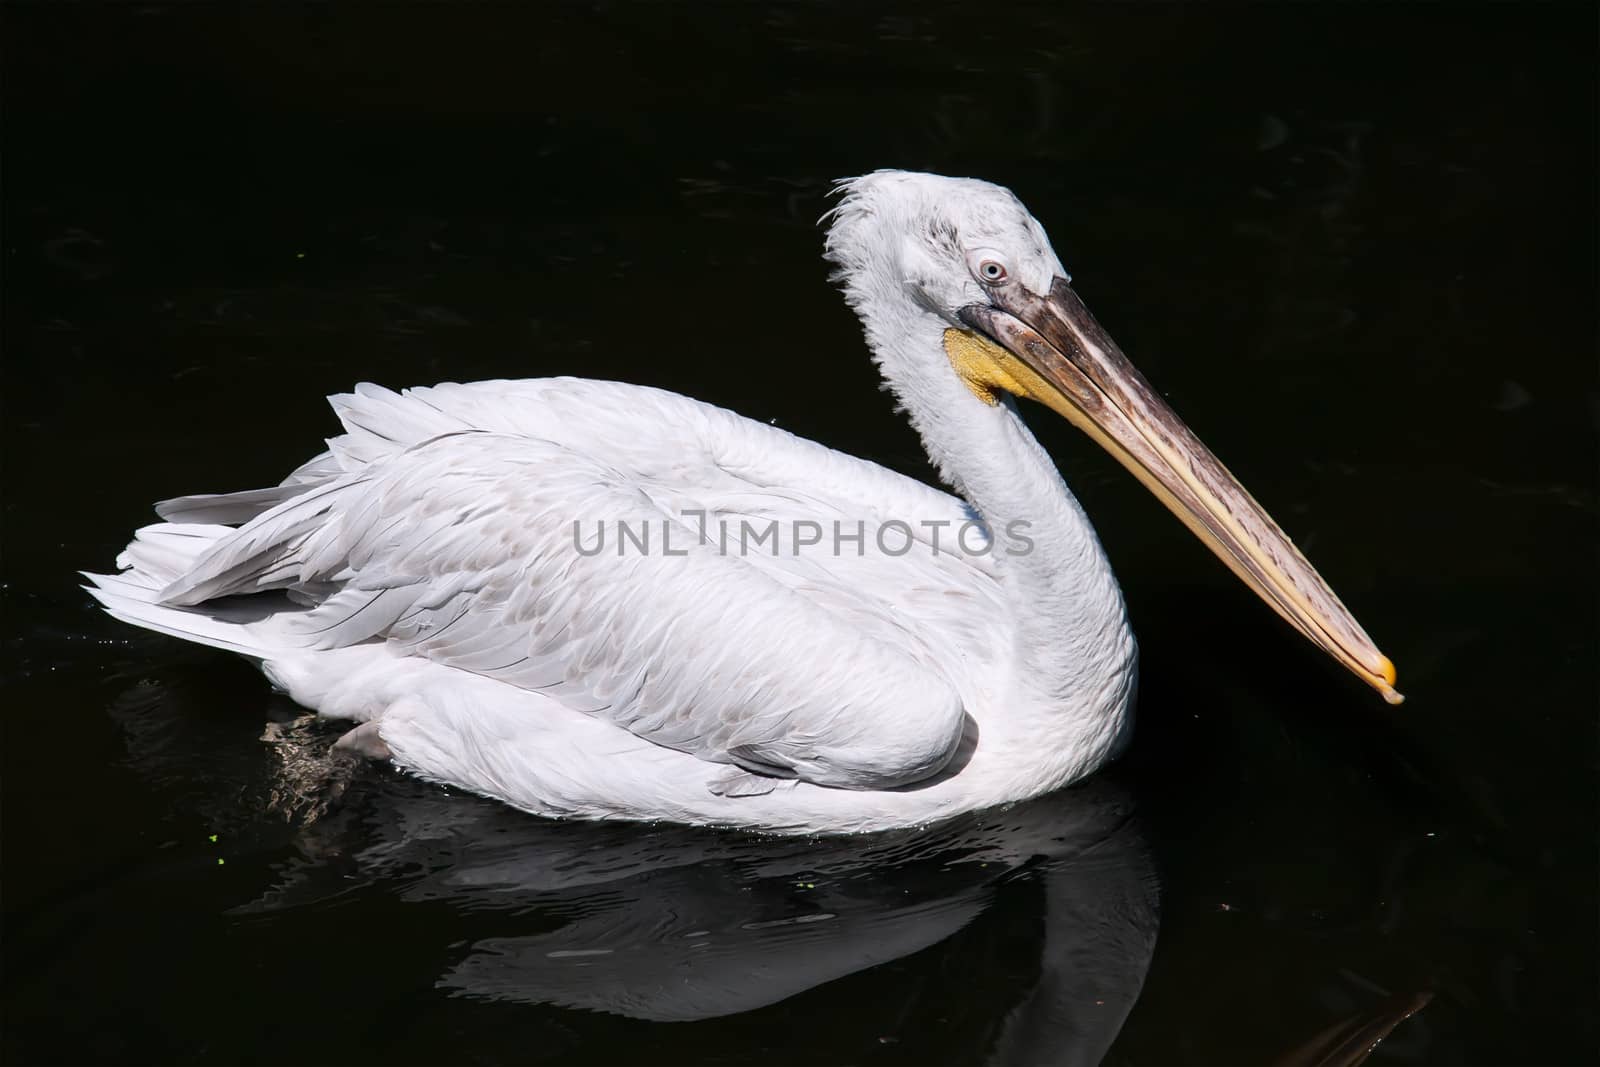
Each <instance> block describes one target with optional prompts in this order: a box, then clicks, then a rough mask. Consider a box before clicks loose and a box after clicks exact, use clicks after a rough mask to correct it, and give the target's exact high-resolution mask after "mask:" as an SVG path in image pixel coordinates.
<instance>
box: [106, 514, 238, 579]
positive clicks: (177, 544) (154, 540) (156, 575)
mask: <svg viewBox="0 0 1600 1067" xmlns="http://www.w3.org/2000/svg"><path fill="white" fill-rule="evenodd" d="M231 533H233V530H232V529H231V528H230V527H227V526H218V525H213V524H202V523H185V524H179V523H171V522H158V523H155V524H154V525H151V526H146V527H144V528H143V529H140V530H137V531H135V532H134V535H133V541H132V542H130V543H129V545H128V547H127V548H125V549H123V550H122V555H120V556H118V557H117V566H118V567H121V568H122V569H123V570H124V571H127V572H129V573H127V574H124V575H122V577H123V578H125V579H127V580H129V581H134V582H137V583H139V584H140V585H142V586H148V587H149V588H150V589H152V590H159V589H161V588H162V587H163V586H165V585H166V584H167V583H169V582H172V581H174V580H176V579H177V578H178V577H179V576H180V575H182V574H183V573H184V572H186V571H188V570H189V568H191V567H193V566H194V563H195V561H196V560H197V559H199V558H200V556H201V555H202V554H204V552H205V551H206V549H208V548H210V547H211V546H212V545H213V544H214V543H216V542H217V541H219V540H221V539H222V538H224V537H226V536H227V535H229V534H231Z"/></svg>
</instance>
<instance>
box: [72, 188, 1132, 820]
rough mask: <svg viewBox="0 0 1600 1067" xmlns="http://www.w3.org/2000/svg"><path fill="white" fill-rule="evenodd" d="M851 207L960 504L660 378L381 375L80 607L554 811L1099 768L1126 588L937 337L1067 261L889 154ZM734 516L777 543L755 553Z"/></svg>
mask: <svg viewBox="0 0 1600 1067" xmlns="http://www.w3.org/2000/svg"><path fill="white" fill-rule="evenodd" d="M845 193H846V198H845V199H844V200H843V201H842V203H841V205H840V207H839V208H838V209H837V211H836V212H835V213H834V220H833V224H832V227H831V230H830V234H829V246H828V247H829V254H830V257H831V258H833V259H834V260H835V261H836V262H837V263H838V264H839V265H840V278H841V279H842V281H843V284H844V287H845V291H846V295H847V297H848V299H849V300H850V301H851V303H852V306H854V307H855V308H856V310H857V311H858V313H859V314H860V315H861V317H862V319H863V322H864V323H865V325H866V328H867V334H868V338H869V342H870V343H871V345H872V347H873V350H874V353H875V356H876V357H877V359H878V361H879V363H880V366H881V367H882V370H883V373H884V375H885V377H886V379H887V380H888V381H889V383H890V385H891V387H892V388H893V389H894V391H895V392H896V394H897V396H898V397H899V399H900V401H901V403H902V405H903V406H904V407H905V409H906V410H907V412H908V413H909V415H910V417H911V419H912V421H913V422H914V423H915V424H916V426H917V429H918V430H919V431H920V432H921V434H922V436H923V439H924V441H925V442H926V443H927V446H928V449H929V453H930V455H931V456H932V457H933V459H934V461H935V462H936V464H937V465H938V467H939V469H940V471H941V472H942V473H943V474H944V476H945V477H946V479H947V480H949V481H950V482H951V483H952V484H954V485H955V486H956V487H957V488H958V489H960V490H961V491H962V492H963V494H964V495H965V497H966V500H962V499H959V498H956V497H953V496H950V495H948V494H945V493H942V492H939V491H937V490H934V489H931V488H929V487H927V486H924V485H922V484H920V483H918V482H916V481H913V480H911V479H908V478H905V477H902V476H900V475H897V474H894V473H892V472H890V471H887V470H885V469H883V468H881V467H878V466H876V465H874V464H871V463H868V462H865V461H862V460H859V459H856V458H853V457H851V456H847V455H844V454H841V453H839V452H835V451H833V450H830V449H828V448H825V447H823V446H821V445H818V444H815V443H812V442H810V441H805V440H802V439H799V438H796V437H794V436H793V435H791V434H788V433H786V432H784V431H782V430H778V429H774V428H772V427H769V426H765V425H762V424H760V423H757V422H753V421H751V420H748V419H744V418H741V417H740V416H738V415H735V414H732V413H730V412H727V411H724V410H721V409H718V408H715V407H712V406H709V405H706V404H702V403H699V402H697V401H694V400H690V399H687V398H685V397H681V396H677V395H675V394H672V393H667V392H663V391H660V390H656V389H650V388H644V387H638V386H631V385H623V384H618V383H614V382H599V381H586V380H581V379H573V378H556V379H540V380H531V381H496V382H478V383H473V384H469V385H456V384H449V385H439V386H434V387H431V388H421V389H412V390H407V391H405V392H402V393H395V392H391V391H389V390H387V389H383V388H379V387H377V386H373V385H362V386H359V387H357V389H356V390H355V392H354V393H353V394H349V395H344V396H338V397H334V398H333V399H332V403H333V406H334V410H335V412H336V413H337V414H338V416H339V418H340V420H341V421H342V422H343V424H344V429H345V433H344V435H343V436H340V437H337V438H334V439H333V440H331V441H330V442H329V446H330V447H329V451H328V452H326V453H324V454H323V455H320V456H318V457H317V458H315V459H313V460H312V461H311V462H309V463H307V464H306V465H305V466H303V467H302V468H300V469H299V470H298V471H296V472H295V473H294V474H292V475H291V476H290V477H289V478H288V479H287V480H286V481H285V482H284V483H283V485H281V486H279V487H276V488H272V489H266V490H254V491H249V492H244V493H235V494H227V495H222V496H202V497H188V498H181V499H178V500H172V501H167V502H166V503H164V504H162V505H160V506H159V508H158V510H159V511H160V513H161V515H162V517H163V519H165V520H166V521H165V522H163V523H161V524H158V525H155V526H150V527H146V528H145V529H142V530H140V531H139V532H138V534H137V535H136V538H135V540H134V542H133V543H132V544H131V545H129V547H128V549H127V551H126V552H125V553H124V554H123V556H122V557H121V558H120V559H119V560H118V563H119V566H121V567H122V568H124V569H123V572H122V573H121V574H119V575H115V576H95V575H91V576H90V578H91V580H92V581H93V583H94V588H93V589H92V592H93V593H94V594H95V595H96V596H97V597H98V598H99V599H100V601H101V602H102V603H103V604H104V605H105V606H106V608H107V610H108V611H110V612H111V614H113V615H115V616H117V617H118V618H121V619H124V620H126V621H128V622H131V623H134V624H136V625H140V626H145V627H148V628H150V629H155V630H159V631H162V632H165V633H169V634H172V635H174V636H177V637H181V638H184V639H186V640H191V641H198V642H201V643H205V644H210V645H214V646H216V647H219V648H224V649H227V650H229V651H233V652H237V653H241V654H244V655H247V656H250V657H253V658H255V659H257V660H259V661H260V663H261V666H262V669H263V670H264V671H265V673H266V674H267V675H268V676H269V677H270V678H271V679H272V680H273V681H274V683H275V684H277V685H279V686H281V687H282V688H283V689H284V690H286V691H287V692H288V693H289V695H290V696H291V697H292V698H293V699H295V700H296V701H298V702H299V703H301V704H304V705H306V706H307V707H310V708H313V709H316V710H317V711H319V712H321V713H322V714H323V715H326V716H330V717H335V718H344V719H349V720H353V721H354V722H356V723H358V724H362V725H360V726H358V727H357V729H356V730H355V731H353V733H352V734H351V735H350V739H349V740H350V744H351V745H352V746H354V747H359V748H363V749H365V750H367V751H370V752H374V753H380V754H383V755H387V756H389V757H390V758H392V759H393V760H394V762H395V763H396V764H397V765H398V766H400V767H402V768H405V769H407V770H409V771H412V772H413V773H416V774H419V775H422V776H423V777H426V778H429V779H433V780H437V781H440V782H445V783H449V784H452V785H456V786H459V787H462V788H465V789H469V790H473V791H475V792H479V793H483V794H486V795H489V796H492V797H497V798H499V799H501V800H504V801H506V802H507V803H510V804H513V805H515V806H517V807H520V808H523V809H526V810H528V811H532V812H537V813H540V814H547V815H556V816H580V817H589V818H628V819H669V820H674V821H683V822H691V823H708V824H719V825H737V826H746V827H757V828H763V829H769V830H781V831H823V832H827V831H850V830H870V829H879V828H886V827H891V826H903V825H911V824H918V823H923V822H926V821H929V820H933V819H937V818H940V817H942V816H945V815H949V814H953V813H955V812H957V811H962V810H967V809H971V808H978V807H983V806H988V805H993V804H998V803H1002V802H1005V801H1009V800H1015V799H1020V798H1023V797H1027V796H1032V795H1036V794H1038V793H1041V792H1044V791H1047V790H1050V789H1053V788H1056V787H1058V786H1060V785H1063V784H1065V783H1067V782H1069V781H1071V780H1073V779H1075V778H1077V777H1080V776H1082V775H1084V774H1087V773H1089V772H1090V771H1092V770H1093V769H1094V768H1095V767H1097V766H1099V765H1100V764H1101V763H1102V762H1103V761H1104V760H1105V759H1107V758H1108V757H1109V756H1110V755H1111V754H1112V753H1113V752H1114V750H1115V749H1116V747H1117V745H1118V744H1119V743H1120V741H1121V739H1122V738H1123V737H1124V736H1125V731H1126V727H1127V722H1128V713H1129V703H1130V698H1131V692H1132V688H1133V679H1134V669H1135V659H1136V656H1135V651H1134V642H1133V639H1132V636H1131V633H1130V632H1129V630H1128V627H1127V621H1126V616H1125V612H1124V610H1123V606H1122V601H1121V598H1120V594H1119V593H1118V591H1117V587H1116V584H1115V581H1114V580H1113V579H1112V576H1111V574H1110V570H1109V568H1108V567H1107V565H1106V562H1105V558H1104V555H1103V553H1102V552H1101V551H1100V547H1099V544H1098V542H1097V541H1096V539H1095V537H1094V534H1093V532H1092V530H1091V529H1090V527H1089V525H1088V523H1087V520H1086V519H1085V518H1084V516H1083V513H1082V511H1081V510H1080V509H1079V508H1078V506H1077V503H1076V501H1075V500H1074V499H1073V498H1072V497H1071V495H1070V494H1069V493H1068V492H1067V490H1066V487H1065V486H1064V485H1063V484H1062V483H1061V480H1060V478H1059V477H1058V476H1057V474H1056V472H1055V469H1054V466H1053V464H1052V463H1051V462H1050V460H1049V458H1048V456H1046V455H1045V453H1044V452H1043V450H1042V449H1040V448H1039V446H1038V445H1037V443H1036V442H1035V441H1034V439H1033V438H1032V436H1031V435H1030V434H1029V433H1028V432H1027V430H1026V428H1025V427H1024V426H1023V424H1022V422H1021V420H1020V418H1019V417H1018V415H1017V412H1016V410H1015V408H1014V406H1013V405H1012V404H1011V403H1010V402H1009V400H1007V401H1003V402H1000V403H992V402H989V401H988V400H986V398H985V397H984V396H983V395H982V390H981V389H975V388H974V382H973V380H972V378H971V375H970V374H963V373H960V370H961V368H960V367H959V366H958V365H957V364H956V363H955V362H954V357H953V356H952V355H951V354H950V353H949V352H948V351H947V349H946V347H945V346H944V344H943V343H942V339H943V337H944V334H945V331H947V330H951V329H963V330H965V329H966V328H967V327H966V326H965V324H964V321H963V320H962V319H961V318H960V313H961V310H962V309H963V308H964V307H966V306H968V305H971V304H973V303H974V302H975V301H987V299H988V297H987V296H986V292H987V290H986V288H985V282H986V281H987V280H990V279H986V277H985V276H984V274H983V273H982V272H983V270H984V269H986V268H985V267H984V266H978V267H974V266H973V265H972V264H973V263H975V262H976V263H980V264H987V263H989V262H990V261H991V260H998V261H1000V262H1002V263H1004V264H1005V266H1006V270H1007V271H1009V272H1010V274H1012V275H1014V276H1016V277H1017V278H1018V279H1019V280H1020V281H1021V283H1022V284H1024V285H1025V286H1027V288H1028V291H1030V292H1041V291H1047V290H1048V289H1049V287H1050V285H1051V282H1052V279H1054V278H1056V277H1059V276H1061V275H1062V274H1063V273H1064V272H1063V271H1062V270H1061V267H1060V263H1059V261H1058V260H1057V259H1056V257H1055V255H1054V253H1053V252H1052V251H1051V250H1050V247H1049V244H1048V242H1047V241H1046V240H1045V237H1044V233H1043V230H1042V229H1040V228H1039V226H1038V223H1037V222H1035V221H1034V220H1033V219H1032V218H1031V217H1030V216H1029V215H1028V214H1027V212H1026V211H1025V210H1023V208H1022V207H1021V205H1020V204H1019V203H1017V201H1016V200H1015V198H1013V197H1011V195H1010V194H1009V193H1007V192H1006V191H1005V190H1002V189H998V188H997V187H994V186H990V185H987V184H986V183H982V182H975V181H970V180H954V179H946V178H938V177H934V176H931V175H909V174H902V173H898V172H881V173H879V174H876V175H870V176H868V177H866V178H862V179H856V180H855V181H853V182H851V183H846V184H845ZM975 257H977V258H975ZM986 257H987V258H986ZM624 524H626V525H627V527H628V528H629V529H630V530H631V531H635V532H636V533H637V531H648V533H646V534H645V536H646V537H648V538H652V539H653V543H647V544H641V543H640V542H639V541H638V540H637V537H636V538H635V539H634V540H633V541H631V542H624V541H623V540H622V538H621V536H620V531H621V527H622V525H624ZM742 524H748V526H749V527H750V529H752V530H765V529H767V528H768V527H769V525H770V526H772V527H773V528H775V529H776V531H777V540H776V542H774V543H773V547H772V548H768V547H767V544H766V543H764V542H758V544H757V547H756V548H755V549H754V550H751V549H750V548H749V547H748V544H745V545H739V543H738V540H737V537H738V533H737V532H738V531H740V530H741V529H743V526H742ZM813 524H814V525H815V528H816V530H817V531H819V532H820V533H821V535H822V536H821V539H820V542H819V543H817V544H808V543H804V542H805V541H806V540H807V538H808V537H809V534H808V535H806V536H802V535H800V534H799V532H798V531H800V530H802V529H804V530H807V531H810V530H811V529H812V525H813ZM899 524H904V525H903V526H901V525H899ZM890 527H892V528H893V530H894V536H893V537H889V538H888V542H889V544H890V545H892V548H891V549H890V550H888V551H885V547H884V541H881V540H880V539H879V537H878V534H879V533H881V532H882V531H884V530H885V529H887V528H890ZM958 529H961V530H963V531H964V533H965V537H964V539H963V541H962V542H961V543H960V544H959V545H957V544H953V542H954V541H955V532H956V531H957V530H958ZM724 530H733V531H735V538H734V543H733V544H731V545H730V544H729V543H728V538H727V536H726V535H725V534H724V535H722V536H720V537H719V532H720V531H724ZM841 530H842V531H844V532H845V533H846V534H847V535H848V534H851V533H856V532H857V531H860V532H861V533H860V538H859V540H849V539H848V538H847V539H846V540H845V541H844V542H843V544H842V545H841V544H840V542H839V541H838V540H837V538H836V534H835V532H836V531H841ZM902 531H905V532H909V533H910V534H912V535H913V536H914V538H915V540H914V541H912V542H910V543H909V545H908V547H907V548H906V549H905V550H904V551H897V550H898V549H900V548H901V546H902V545H907V542H906V541H905V539H904V534H903V533H902ZM607 533H609V534H610V538H609V540H607V539H606V537H605V535H606V534H607ZM941 534H942V535H943V541H942V542H941V543H940V545H939V549H938V550H936V548H935V545H934V543H933V541H934V539H935V538H937V537H939V536H940V535H941ZM597 538H600V540H597ZM596 546H599V548H598V550H596ZM952 548H953V549H954V550H953V551H952ZM245 594H260V595H253V596H246V595H245Z"/></svg>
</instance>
